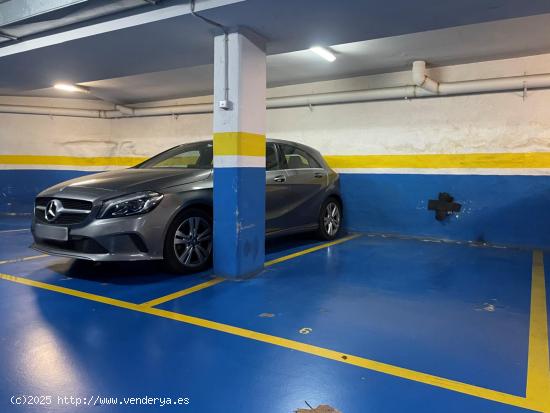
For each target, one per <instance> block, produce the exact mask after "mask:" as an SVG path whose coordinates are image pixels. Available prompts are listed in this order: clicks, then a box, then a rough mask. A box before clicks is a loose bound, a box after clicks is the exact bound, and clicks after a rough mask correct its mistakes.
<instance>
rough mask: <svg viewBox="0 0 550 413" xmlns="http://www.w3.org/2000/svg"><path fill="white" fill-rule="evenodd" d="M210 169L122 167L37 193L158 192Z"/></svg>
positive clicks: (91, 195)
mask: <svg viewBox="0 0 550 413" xmlns="http://www.w3.org/2000/svg"><path fill="white" fill-rule="evenodd" d="M211 174H212V171H211V170H204V169H175V168H170V169H168V168H166V169H164V168H163V169H160V168H158V169H137V168H130V169H122V170H116V171H108V172H101V173H98V174H93V175H86V176H82V177H80V178H76V179H71V180H70V181H65V182H62V183H60V184H57V185H55V186H53V187H51V188H48V189H47V190H46V191H44V192H42V193H41V194H40V196H54V195H57V196H61V195H65V196H68V195H75V196H82V197H84V198H98V197H102V196H104V195H105V196H111V197H112V196H116V195H118V194H119V193H120V194H127V193H131V192H139V191H160V190H162V189H165V188H169V187H173V186H177V185H183V184H189V183H193V182H198V181H202V180H205V179H208V178H209V177H210V175H211ZM86 195H88V196H86Z"/></svg>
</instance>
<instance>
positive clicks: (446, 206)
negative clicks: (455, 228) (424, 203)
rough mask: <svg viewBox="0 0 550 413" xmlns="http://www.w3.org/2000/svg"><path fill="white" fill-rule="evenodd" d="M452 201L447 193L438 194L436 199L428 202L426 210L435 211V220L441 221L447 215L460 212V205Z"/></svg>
mask: <svg viewBox="0 0 550 413" xmlns="http://www.w3.org/2000/svg"><path fill="white" fill-rule="evenodd" d="M453 201H454V198H453V197H452V196H451V195H449V194H448V193H447V192H440V193H439V196H438V197H437V199H430V200H429V201H428V210H430V211H435V219H437V220H438V221H443V220H444V219H445V218H447V217H448V216H449V215H451V214H453V213H457V212H460V207H461V205H460V204H458V203H456V202H453Z"/></svg>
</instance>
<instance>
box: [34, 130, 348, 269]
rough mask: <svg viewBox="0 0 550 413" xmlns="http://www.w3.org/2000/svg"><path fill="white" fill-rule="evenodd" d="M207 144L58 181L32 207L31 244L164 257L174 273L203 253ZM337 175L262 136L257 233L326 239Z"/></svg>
mask: <svg viewBox="0 0 550 413" xmlns="http://www.w3.org/2000/svg"><path fill="white" fill-rule="evenodd" d="M212 160H213V143H212V141H203V142H196V143H189V144H184V145H180V146H176V147H174V148H172V149H169V150H167V151H165V152H162V153H160V154H159V155H156V156H154V157H152V158H151V159H149V160H147V161H145V162H143V163H141V164H139V165H137V166H135V167H132V168H129V169H123V170H116V171H109V172H102V173H98V174H93V175H87V176H83V177H80V178H77V179H73V180H70V181H66V182H62V183H60V184H58V185H55V186H53V187H51V188H48V189H46V190H45V191H43V192H41V193H40V194H39V195H38V196H37V198H36V200H35V207H34V219H33V222H32V234H33V237H34V244H33V248H34V249H36V250H39V251H42V252H44V253H47V254H52V255H60V256H65V257H71V258H76V259H83V260H92V261H137V260H164V262H165V264H166V265H167V267H168V268H169V269H170V270H172V271H176V272H184V273H185V272H193V271H200V270H203V269H205V268H207V267H208V266H209V265H210V264H211V260H212V227H213V222H212V205H213V199H212V197H213V191H212V187H213V179H212V174H213V168H212ZM342 217H343V214H342V199H341V197H340V184H339V178H338V174H337V173H336V172H334V171H333V170H332V169H331V168H330V167H329V166H328V165H327V163H326V162H325V160H324V159H323V157H322V156H321V154H320V153H319V152H318V151H316V150H315V149H312V148H310V147H308V146H305V145H301V144H298V143H294V142H287V141H282V140H268V141H267V147H266V235H267V236H268V237H271V236H275V235H285V234H290V233H297V232H307V231H316V232H317V234H318V236H319V237H320V238H322V239H325V240H331V239H334V238H335V237H336V236H337V235H338V233H339V232H340V229H341V224H342Z"/></svg>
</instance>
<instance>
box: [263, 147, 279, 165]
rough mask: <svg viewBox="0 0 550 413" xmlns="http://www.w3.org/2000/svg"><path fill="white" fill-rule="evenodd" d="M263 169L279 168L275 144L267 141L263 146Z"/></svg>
mask: <svg viewBox="0 0 550 413" xmlns="http://www.w3.org/2000/svg"><path fill="white" fill-rule="evenodd" d="M265 169H266V171H276V170H279V169H281V166H280V165H279V156H278V155H277V148H276V147H275V144H273V143H268V144H267V145H266V148H265Z"/></svg>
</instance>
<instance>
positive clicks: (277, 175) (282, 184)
mask: <svg viewBox="0 0 550 413" xmlns="http://www.w3.org/2000/svg"><path fill="white" fill-rule="evenodd" d="M265 169H266V178H265V195H266V200H265V204H266V232H267V233H270V232H276V231H280V230H282V229H285V228H286V222H287V220H288V214H289V208H288V198H289V197H290V186H289V185H288V182H287V175H286V172H285V171H284V169H283V165H282V162H281V153H280V150H279V147H278V145H276V144H275V143H272V142H268V143H267V145H266V168H265Z"/></svg>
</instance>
